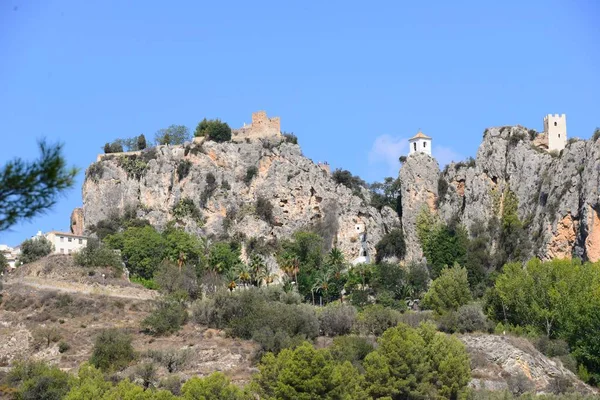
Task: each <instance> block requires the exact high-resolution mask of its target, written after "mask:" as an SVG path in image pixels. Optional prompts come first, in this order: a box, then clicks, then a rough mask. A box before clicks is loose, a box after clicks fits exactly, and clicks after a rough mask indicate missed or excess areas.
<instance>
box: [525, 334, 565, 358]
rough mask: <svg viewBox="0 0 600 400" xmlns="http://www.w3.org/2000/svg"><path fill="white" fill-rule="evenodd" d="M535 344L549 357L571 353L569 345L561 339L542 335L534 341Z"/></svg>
mask: <svg viewBox="0 0 600 400" xmlns="http://www.w3.org/2000/svg"><path fill="white" fill-rule="evenodd" d="M533 345H534V346H535V348H536V349H538V350H539V351H540V352H541V353H543V354H544V355H545V356H547V357H560V356H566V355H568V354H569V345H568V344H567V342H565V341H564V340H561V339H548V337H547V336H540V337H539V338H537V339H536V340H534V341H533Z"/></svg>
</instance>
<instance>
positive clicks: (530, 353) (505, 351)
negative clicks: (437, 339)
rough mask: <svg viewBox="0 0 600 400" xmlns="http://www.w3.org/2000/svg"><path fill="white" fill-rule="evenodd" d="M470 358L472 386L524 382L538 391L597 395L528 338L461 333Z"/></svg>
mask: <svg viewBox="0 0 600 400" xmlns="http://www.w3.org/2000/svg"><path fill="white" fill-rule="evenodd" d="M459 339H460V340H461V341H462V342H463V343H464V344H465V346H466V347H467V351H468V352H469V355H470V357H471V369H472V372H471V375H472V380H471V383H470V386H471V387H474V388H476V389H486V390H514V389H515V388H514V387H513V386H515V385H521V386H523V388H527V389H528V390H534V391H535V392H537V393H554V392H556V391H557V390H561V389H562V390H569V391H570V390H574V391H576V392H579V393H583V394H595V393H596V390H595V389H592V388H591V387H590V386H588V385H586V384H585V383H583V382H581V381H580V380H579V379H578V378H577V376H576V375H575V374H574V373H573V372H571V371H570V370H568V369H567V368H565V367H564V366H563V364H562V363H561V362H560V360H558V359H550V358H548V357H546V356H544V355H543V354H542V353H540V352H539V351H538V350H537V349H536V348H535V347H534V346H533V345H532V344H531V343H530V342H528V341H527V340H526V339H523V338H519V337H513V336H499V335H484V334H479V335H477V334H473V335H461V336H460V337H459Z"/></svg>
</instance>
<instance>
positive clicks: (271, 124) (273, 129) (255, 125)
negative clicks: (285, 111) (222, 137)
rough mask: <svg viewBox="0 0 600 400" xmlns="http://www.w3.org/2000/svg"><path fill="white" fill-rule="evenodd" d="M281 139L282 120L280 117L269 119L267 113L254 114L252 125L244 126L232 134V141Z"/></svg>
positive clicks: (258, 112)
mask: <svg viewBox="0 0 600 400" xmlns="http://www.w3.org/2000/svg"><path fill="white" fill-rule="evenodd" d="M272 137H281V120H280V118H279V117H273V118H269V117H267V113H266V112H265V111H257V112H254V113H252V123H251V124H250V125H246V124H244V126H243V127H241V128H239V129H234V130H232V132H231V140H235V141H238V140H245V139H257V138H272Z"/></svg>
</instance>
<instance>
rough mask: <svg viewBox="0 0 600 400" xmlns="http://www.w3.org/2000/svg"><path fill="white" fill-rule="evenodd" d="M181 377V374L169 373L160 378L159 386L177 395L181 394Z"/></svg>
mask: <svg viewBox="0 0 600 400" xmlns="http://www.w3.org/2000/svg"><path fill="white" fill-rule="evenodd" d="M181 386H182V383H181V377H180V376H179V375H169V376H167V377H165V378H163V379H161V380H160V382H159V383H158V387H159V388H161V389H165V390H168V391H169V392H171V393H172V394H173V395H175V396H179V395H180V394H181Z"/></svg>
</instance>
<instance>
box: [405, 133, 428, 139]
mask: <svg viewBox="0 0 600 400" xmlns="http://www.w3.org/2000/svg"><path fill="white" fill-rule="evenodd" d="M414 139H431V138H430V137H429V136H427V135H425V134H423V132H421V131H419V132H417V134H416V135H415V136H413V137H411V138H410V139H408V140H414Z"/></svg>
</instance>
